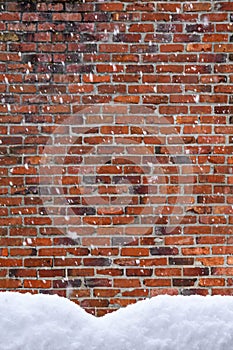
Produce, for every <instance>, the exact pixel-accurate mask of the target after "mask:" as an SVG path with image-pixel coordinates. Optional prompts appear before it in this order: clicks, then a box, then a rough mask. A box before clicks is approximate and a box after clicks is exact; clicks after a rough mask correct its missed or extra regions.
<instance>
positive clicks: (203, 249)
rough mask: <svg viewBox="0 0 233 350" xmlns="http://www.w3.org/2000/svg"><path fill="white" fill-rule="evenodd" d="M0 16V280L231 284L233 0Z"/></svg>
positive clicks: (139, 291)
mask: <svg viewBox="0 0 233 350" xmlns="http://www.w3.org/2000/svg"><path fill="white" fill-rule="evenodd" d="M0 11H1V12H0V30H1V32H0V77H1V79H0V97H1V106H0V132H1V138H0V140H1V141H0V154H1V158H0V174H1V178H0V246H1V248H0V255H1V257H0V266H1V269H0V289H1V290H3V291H5V290H11V291H15V290H17V291H21V292H26V291H30V292H32V293H49V294H54V293H56V294H59V295H62V296H66V297H68V298H70V299H71V300H74V301H75V302H77V303H79V304H80V305H81V306H82V307H84V308H85V309H86V310H88V311H89V312H93V313H95V314H97V315H103V314H104V313H106V312H107V311H109V310H114V309H117V308H119V307H121V306H125V305H127V304H129V303H133V302H136V301H137V300H139V299H141V298H145V297H152V296H156V295H158V294H164V293H168V294H172V295H176V294H182V295H190V294H201V295H207V294H210V295H215V294H227V295H228V294H230V295H232V294H233V289H232V285H233V277H232V276H233V257H232V254H233V238H232V234H233V227H232V223H233V196H232V193H233V186H232V184H233V175H232V170H233V167H232V164H233V157H232V151H233V144H232V142H233V107H232V106H233V105H232V102H233V99H232V95H231V94H232V91H233V85H232V83H233V33H232V32H233V3H232V2H230V1H187V2H186V1H140V2H135V1H133V0H128V1H127V0H126V1H124V0H122V1H120V0H119V1H116V2H112V1H107V2H104V1H91V0H90V1H89V0H86V1H85V2H84V1H71V0H70V1H68V0H63V1H62V0H59V1H44V2H42V1H33V0H31V1H18V2H17V1H0Z"/></svg>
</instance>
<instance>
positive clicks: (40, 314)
mask: <svg viewBox="0 0 233 350" xmlns="http://www.w3.org/2000/svg"><path fill="white" fill-rule="evenodd" d="M0 312H1V315H0V349H1V350H42V349H43V350H66V349H67V350H94V349H96V350H97V349H98V350H187V349H189V350H194V349H195V350H210V349H211V350H231V349H232V348H233V298H232V297H220V296H214V297H200V296H192V297H191V296H190V297H181V296H158V297H155V298H153V299H150V300H145V301H141V302H138V303H137V304H135V305H131V306H129V307H127V308H125V309H120V310H119V311H117V312H114V313H112V314H109V315H106V316H104V317H102V318H95V317H94V316H91V315H89V314H87V313H86V312H85V311H84V310H82V309H81V308H80V307H78V306H77V305H75V304H74V303H72V302H70V301H69V300H67V299H64V298H60V297H58V296H45V295H34V296H33V295H31V294H25V295H22V294H19V293H0Z"/></svg>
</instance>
